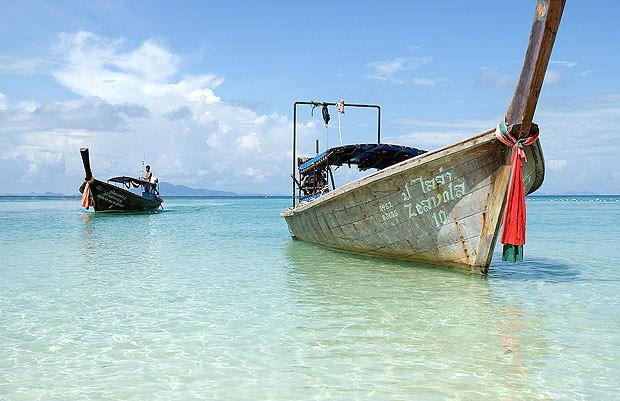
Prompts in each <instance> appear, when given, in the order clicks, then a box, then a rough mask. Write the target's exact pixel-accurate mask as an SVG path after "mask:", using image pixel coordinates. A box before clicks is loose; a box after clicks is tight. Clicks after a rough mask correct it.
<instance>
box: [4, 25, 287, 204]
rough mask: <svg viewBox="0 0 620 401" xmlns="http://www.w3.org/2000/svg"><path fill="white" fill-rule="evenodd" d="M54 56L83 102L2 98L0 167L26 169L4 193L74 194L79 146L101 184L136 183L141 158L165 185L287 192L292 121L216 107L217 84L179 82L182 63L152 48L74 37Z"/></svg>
mask: <svg viewBox="0 0 620 401" xmlns="http://www.w3.org/2000/svg"><path fill="white" fill-rule="evenodd" d="M55 52H56V55H57V58H58V59H59V62H58V64H56V67H55V68H54V69H53V70H52V71H51V74H52V76H53V77H54V78H55V79H56V80H57V81H58V82H59V83H60V84H61V85H63V86H64V87H65V88H67V89H69V90H70V91H72V92H73V93H75V94H76V95H78V96H80V98H79V99H77V100H72V101H62V102H49V103H37V102H15V101H11V99H8V98H6V96H4V95H2V96H0V119H2V121H3V124H2V127H0V135H2V139H3V140H2V141H0V166H2V167H3V168H5V170H7V171H8V170H11V171H22V170H23V171H22V174H18V175H16V176H14V177H13V178H10V177H9V178H8V180H5V181H4V182H3V184H4V185H3V192H26V193H27V192H30V191H31V190H32V187H34V186H36V187H37V188H39V190H41V191H43V190H54V191H60V192H66V193H75V192H76V190H77V186H79V183H80V180H81V176H82V174H83V172H82V167H81V161H80V158H79V153H78V150H79V148H80V147H84V146H87V147H89V148H90V149H91V160H92V166H93V172H94V173H95V175H96V176H99V177H106V178H107V177H108V176H112V175H118V174H132V175H133V174H135V173H136V171H137V170H138V166H139V164H140V161H141V160H142V158H143V156H144V155H146V158H147V162H151V164H153V169H154V173H155V174H156V175H157V176H158V177H159V178H160V180H162V181H170V182H173V183H178V184H186V185H193V186H196V187H211V188H215V189H222V190H232V191H236V192H263V191H269V192H275V193H285V192H287V191H288V188H289V184H290V181H289V179H288V178H287V174H283V173H282V171H288V168H289V164H290V151H289V146H290V145H289V143H290V124H291V123H290V120H289V119H288V118H287V117H286V116H282V115H279V114H277V113H270V114H264V115H262V114H258V113H256V112H255V111H253V110H252V109H250V108H247V107H242V106H238V105H235V104H231V103H228V102H226V101H224V100H222V99H221V98H220V97H219V96H218V95H217V94H216V90H217V88H218V87H219V86H220V85H221V84H222V83H223V78H222V77H221V76H219V75H216V74H210V73H206V74H200V75H182V74H181V71H180V70H179V68H180V66H181V65H182V60H181V58H180V57H179V56H178V55H175V54H174V53H172V52H171V51H170V50H168V49H166V48H165V47H164V46H163V45H161V44H159V43H156V42H154V41H150V40H148V41H145V42H144V43H142V44H140V45H138V46H136V47H130V46H128V45H127V44H126V43H125V42H124V41H123V40H121V39H108V38H103V37H100V36H97V35H95V34H92V33H89V32H78V33H74V34H63V35H61V36H60V41H59V44H58V46H56V48H55ZM18 166H19V168H18ZM24 166H27V168H25V169H24ZM275 172H277V174H276V173H275ZM44 175H45V176H44ZM224 175H226V176H227V177H228V178H227V180H223V181H219V178H220V177H222V176H224ZM41 177H44V179H43V180H42V179H41ZM258 182H260V183H261V185H260V186H258V184H256V186H253V185H254V184H253V183H258ZM216 183H219V185H216ZM44 185H48V186H49V187H47V188H42V186H44ZM5 188H12V189H9V190H6V189H5Z"/></svg>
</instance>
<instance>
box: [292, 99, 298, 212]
mask: <svg viewBox="0 0 620 401" xmlns="http://www.w3.org/2000/svg"><path fill="white" fill-rule="evenodd" d="M296 145H297V102H295V104H293V172H292V173H291V174H292V175H293V207H295V165H296V163H295V162H296V160H295V159H296V157H295V152H296Z"/></svg>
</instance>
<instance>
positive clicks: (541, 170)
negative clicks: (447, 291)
mask: <svg viewBox="0 0 620 401" xmlns="http://www.w3.org/2000/svg"><path fill="white" fill-rule="evenodd" d="M564 4H565V0H537V2H536V10H535V16H534V21H533V24H532V31H531V36H530V41H529V46H528V49H527V53H526V56H525V62H524V65H523V68H522V71H521V76H520V79H519V83H518V85H517V88H516V90H515V94H514V97H513V99H512V102H511V104H510V107H509V108H508V111H507V113H506V116H505V119H504V121H502V122H501V123H500V125H499V126H498V127H497V128H495V129H490V130H488V131H485V132H482V133H479V134H476V135H474V136H472V137H470V138H467V139H464V140H462V141H460V142H457V143H454V144H451V145H448V146H445V147H443V148H440V149H437V150H434V151H430V152H424V151H420V150H418V149H415V148H406V149H407V150H406V152H409V155H408V156H407V157H405V158H404V160H399V159H398V157H393V159H392V161H393V163H392V164H391V165H390V163H389V162H387V161H389V160H386V159H382V158H381V157H375V159H372V157H373V155H374V156H378V155H379V153H378V149H380V148H377V149H376V151H373V149H372V148H368V149H365V150H364V149H361V150H358V151H357V154H356V156H359V155H360V154H363V153H364V152H366V153H370V154H367V155H366V159H369V160H379V159H381V160H383V161H382V162H381V163H383V164H380V163H375V164H374V165H373V164H372V163H368V167H374V168H377V169H378V170H379V171H377V172H375V173H373V174H370V175H368V176H366V177H363V178H361V179H358V180H356V181H353V182H351V183H348V184H346V185H344V186H342V187H340V188H337V189H335V188H334V187H335V186H334V184H333V177H332V189H331V190H330V189H329V185H328V181H329V177H330V176H331V170H330V169H329V165H330V163H333V162H335V161H336V160H339V162H340V163H341V164H342V162H343V159H342V158H340V159H338V157H336V156H337V155H338V154H339V152H340V153H343V151H344V149H343V148H346V147H340V148H334V149H329V150H328V151H326V152H324V153H323V154H321V155H318V156H317V157H315V158H313V159H312V160H306V159H297V155H296V125H297V124H296V116H297V106H298V105H303V104H311V105H313V106H315V102H296V103H295V104H294V111H293V119H294V123H293V174H292V176H293V194H292V197H293V202H292V207H291V208H289V209H286V210H284V211H283V212H282V214H281V215H282V216H283V217H284V219H285V220H286V223H287V225H288V228H289V231H290V232H291V235H292V236H293V237H295V238H298V239H300V240H303V241H307V242H311V243H315V244H320V245H323V246H327V247H330V248H335V249H341V250H347V251H353V252H357V253H363V254H369V255H376V256H385V257H391V258H397V259H407V260H421V261H428V262H432V263H441V264H458V265H465V266H468V267H469V268H470V269H472V270H477V271H479V272H481V273H486V272H487V271H488V267H489V264H490V263H491V259H492V257H493V250H494V248H495V244H496V241H497V238H498V234H499V229H500V226H501V225H502V221H503V219H504V212H505V209H506V207H507V205H508V206H511V207H512V206H513V205H512V203H515V202H516V200H519V201H523V199H517V198H518V196H521V197H523V196H524V195H525V194H530V193H533V192H534V191H536V190H537V189H538V188H539V187H540V186H541V185H542V182H543V179H544V174H545V165H544V159H543V154H542V149H541V146H540V141H539V140H538V139H537V136H538V127H537V125H536V124H533V123H532V118H533V116H534V111H535V109H536V104H537V101H538V96H539V94H540V90H541V87H542V84H543V80H544V76H545V72H546V69H547V65H548V63H549V58H550V56H551V50H552V48H553V43H554V40H555V36H556V33H557V30H558V27H559V24H560V19H561V16H562V12H563V9H564ZM321 104H322V105H324V107H326V106H329V105H335V103H321ZM347 106H349V105H347ZM365 106H367V107H378V106H371V105H365ZM379 110H380V109H379ZM379 116H380V112H379ZM379 124H380V122H379ZM502 138H504V139H502ZM505 138H508V139H505ZM377 139H378V140H377V144H374V145H375V146H384V148H383V150H387V152H388V153H389V155H391V156H393V155H394V154H395V153H397V152H398V149H397V148H395V145H383V144H381V141H380V126H379V129H378V138H377ZM512 141H514V143H513V142H512ZM513 144H514V146H512V145H513ZM506 145H510V146H506ZM349 146H351V145H349ZM353 146H355V147H357V148H358V149H359V148H360V147H365V146H366V147H367V146H369V145H367V144H365V145H353ZM386 147H387V148H386ZM351 149H353V148H351ZM415 151H418V152H419V153H418V154H417V155H415V154H414V153H415ZM317 153H318V152H317ZM379 156H380V155H379ZM523 157H525V158H526V160H527V162H525V163H523V166H522V168H521V158H523ZM517 159H518V160H517ZM355 160H356V159H355V156H354V157H349V158H348V162H351V161H355ZM348 162H347V161H345V163H347V164H348ZM517 163H518V164H517ZM335 164H336V165H337V163H335ZM352 164H357V165H358V166H362V164H360V163H352ZM517 168H518V170H517ZM517 172H518V173H519V174H521V173H522V177H523V178H522V182H521V181H519V183H518V184H519V185H517V184H516V183H515V182H516V180H517V179H519V180H521V178H520V177H521V176H520V175H518V174H517ZM309 174H313V175H314V176H313V177H314V178H312V179H308V176H309ZM296 176H297V178H296ZM511 176H512V177H513V178H514V179H511ZM321 177H324V178H321ZM513 181H515V182H513ZM309 182H310V184H308V183H309ZM317 182H318V184H319V185H317ZM519 190H521V191H522V192H520V191H519ZM513 192H514V193H515V194H517V195H514V194H513ZM297 199H299V200H300V203H299V204H298V203H297ZM509 199H510V200H509ZM515 199H516V200H515ZM511 202H512V203H511ZM522 204H523V206H522V209H523V210H517V212H515V211H514V210H515V209H514V207H512V209H511V210H510V213H506V216H507V217H510V220H509V222H510V225H513V224H516V225H517V226H519V227H521V225H522V231H523V232H522V233H521V232H519V235H521V237H520V238H522V239H521V240H520V241H521V242H524V237H525V210H524V201H523V203H522ZM517 209H519V208H517ZM514 213H516V214H515V216H517V217H513V216H512V215H513V214H514ZM520 213H522V214H520ZM515 220H522V221H515ZM505 225H508V224H505ZM512 228H513V227H511V229H512ZM505 231H506V228H505ZM517 231H518V230H517ZM513 242H519V241H513ZM522 245H523V244H522V243H520V244H519V243H515V244H512V243H508V244H507V245H506V247H513V248H510V249H514V250H517V251H515V252H522ZM519 247H521V248H519ZM510 249H509V250H510ZM505 252H506V248H505ZM519 256H520V257H522V253H521V254H520V255H519Z"/></svg>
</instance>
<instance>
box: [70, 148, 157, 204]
mask: <svg viewBox="0 0 620 401" xmlns="http://www.w3.org/2000/svg"><path fill="white" fill-rule="evenodd" d="M80 154H81V156H82V163H83V164H84V182H83V183H82V185H81V186H80V193H81V194H82V206H83V207H85V208H86V209H88V208H90V207H91V206H92V207H93V208H94V210H95V211H96V212H108V213H110V212H116V213H119V212H146V211H154V210H157V209H158V208H160V207H161V204H162V202H163V201H164V200H163V199H162V198H160V197H159V192H158V190H157V183H156V182H152V183H151V182H149V181H145V180H142V179H139V178H133V177H127V176H120V177H112V178H110V179H109V180H107V182H104V181H99V180H97V179H95V178H94V177H93V173H92V171H91V169H90V157H89V153H88V148H82V149H80ZM117 185H122V186H124V187H125V188H123V187H122V186H121V187H119V186H117ZM132 187H133V188H140V187H141V188H142V195H137V194H135V193H133V192H131V191H129V189H131V188H132Z"/></svg>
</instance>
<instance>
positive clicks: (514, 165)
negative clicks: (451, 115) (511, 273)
mask: <svg viewBox="0 0 620 401" xmlns="http://www.w3.org/2000/svg"><path fill="white" fill-rule="evenodd" d="M538 134H539V132H538V130H536V132H535V133H534V134H531V135H528V136H526V137H522V138H518V139H517V138H515V137H513V136H512V135H510V134H509V133H508V130H507V129H506V122H505V121H502V122H501V123H500V124H499V125H498V126H497V128H496V129H495V136H496V137H497V139H498V140H499V141H500V142H501V143H503V144H504V145H506V146H510V147H512V162H511V166H510V182H509V184H508V199H507V200H506V209H505V210H504V221H503V226H504V227H503V230H502V238H501V242H502V244H504V250H503V254H502V260H504V261H506V262H513V263H515V262H521V261H523V245H524V244H525V216H526V213H525V191H524V187H523V165H522V160H523V161H525V162H527V159H526V157H525V151H524V150H523V147H524V146H528V145H531V144H532V143H534V141H536V139H538Z"/></svg>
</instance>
